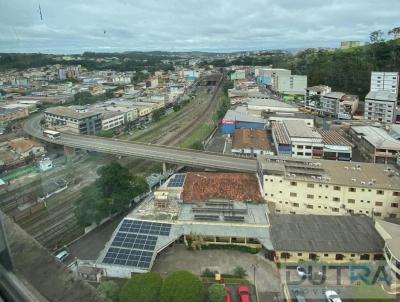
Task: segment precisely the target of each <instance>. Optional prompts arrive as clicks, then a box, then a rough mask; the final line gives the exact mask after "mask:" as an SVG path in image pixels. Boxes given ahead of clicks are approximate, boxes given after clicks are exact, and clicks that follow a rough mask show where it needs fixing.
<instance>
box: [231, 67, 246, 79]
mask: <svg viewBox="0 0 400 302" xmlns="http://www.w3.org/2000/svg"><path fill="white" fill-rule="evenodd" d="M245 78H246V70H245V69H238V70H235V71H234V72H233V73H231V80H232V81H234V80H243V79H245Z"/></svg>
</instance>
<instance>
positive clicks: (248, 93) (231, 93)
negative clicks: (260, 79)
mask: <svg viewBox="0 0 400 302" xmlns="http://www.w3.org/2000/svg"><path fill="white" fill-rule="evenodd" d="M228 97H229V100H230V103H231V104H232V105H235V104H240V103H244V102H245V100H246V99H269V98H270V97H269V95H268V94H266V93H262V92H259V91H253V90H238V89H236V88H234V89H229V90H228Z"/></svg>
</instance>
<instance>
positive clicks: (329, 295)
mask: <svg viewBox="0 0 400 302" xmlns="http://www.w3.org/2000/svg"><path fill="white" fill-rule="evenodd" d="M325 296H326V299H328V301H329V302H342V300H341V299H340V297H339V295H338V294H337V293H336V292H335V291H334V290H327V291H326V292H325Z"/></svg>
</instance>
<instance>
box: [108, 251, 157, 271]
mask: <svg viewBox="0 0 400 302" xmlns="http://www.w3.org/2000/svg"><path fill="white" fill-rule="evenodd" d="M152 257H153V253H152V252H147V251H141V250H135V249H124V248H114V247H111V248H110V249H109V250H108V252H107V254H106V256H105V257H104V260H103V262H104V263H108V264H118V265H128V266H134V267H141V268H149V267H150V263H151V259H152Z"/></svg>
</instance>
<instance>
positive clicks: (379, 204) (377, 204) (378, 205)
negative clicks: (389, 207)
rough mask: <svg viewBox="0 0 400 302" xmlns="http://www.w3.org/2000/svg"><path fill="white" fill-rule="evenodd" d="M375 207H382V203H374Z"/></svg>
mask: <svg viewBox="0 0 400 302" xmlns="http://www.w3.org/2000/svg"><path fill="white" fill-rule="evenodd" d="M375 205H376V206H377V207H381V206H383V202H381V201H377V202H375Z"/></svg>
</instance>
